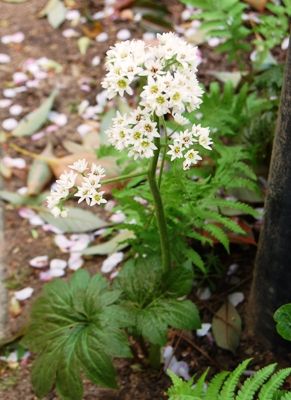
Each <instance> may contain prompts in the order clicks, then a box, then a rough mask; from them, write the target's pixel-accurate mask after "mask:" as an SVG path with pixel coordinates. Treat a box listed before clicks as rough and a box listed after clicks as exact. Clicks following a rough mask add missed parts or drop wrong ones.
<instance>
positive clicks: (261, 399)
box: [258, 368, 291, 400]
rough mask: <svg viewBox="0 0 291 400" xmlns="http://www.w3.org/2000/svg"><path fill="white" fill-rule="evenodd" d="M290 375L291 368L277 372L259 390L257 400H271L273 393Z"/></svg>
mask: <svg viewBox="0 0 291 400" xmlns="http://www.w3.org/2000/svg"><path fill="white" fill-rule="evenodd" d="M290 374H291V368H285V369H281V370H280V371H278V372H277V373H276V374H275V375H273V376H272V378H271V379H270V380H269V381H268V382H267V383H266V384H265V385H264V386H263V387H262V389H261V390H260V393H259V396H258V400H272V398H273V396H274V394H275V392H276V390H277V389H279V387H280V386H281V385H282V383H283V382H284V380H285V379H286V378H287V376H289V375H290Z"/></svg>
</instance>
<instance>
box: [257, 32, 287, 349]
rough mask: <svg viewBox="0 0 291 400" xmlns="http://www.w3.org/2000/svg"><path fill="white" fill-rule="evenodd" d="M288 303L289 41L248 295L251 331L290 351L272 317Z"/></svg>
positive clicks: (260, 337) (279, 347) (262, 338)
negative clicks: (261, 225) (260, 228)
mask: <svg viewBox="0 0 291 400" xmlns="http://www.w3.org/2000/svg"><path fill="white" fill-rule="evenodd" d="M290 302H291V39H290V46H289V49H288V57H287V62H286V67H285V79H284V84H283V88H282V93H281V105H280V110H279V117H278V122H277V130H276V135H275V139H274V144H273V151H272V158H271V166H270V173H269V179H268V191H267V196H266V202H265V216H264V223H263V227H262V231H261V234H260V239H259V245H258V251H257V256H256V262H255V271H254V279H253V285H252V290H251V296H250V303H249V304H250V307H249V312H250V317H251V321H250V322H251V324H250V325H251V330H252V331H253V332H254V333H255V335H256V337H257V338H258V339H259V340H261V341H264V342H265V343H266V344H267V345H269V346H270V347H272V348H273V349H274V348H276V349H278V350H279V351H280V349H284V352H289V351H290V352H291V343H290V342H287V341H284V340H283V339H281V338H280V336H279V335H278V334H277V332H276V329H275V322H274V319H273V314H274V312H275V311H276V309H277V308H278V307H280V306H281V305H282V304H286V303H290Z"/></svg>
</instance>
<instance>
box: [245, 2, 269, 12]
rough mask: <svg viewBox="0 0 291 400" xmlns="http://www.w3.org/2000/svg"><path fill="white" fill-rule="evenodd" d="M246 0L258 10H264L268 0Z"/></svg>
mask: <svg viewBox="0 0 291 400" xmlns="http://www.w3.org/2000/svg"><path fill="white" fill-rule="evenodd" d="M245 2H246V3H248V4H249V5H250V6H252V7H253V8H255V9H256V10H258V11H264V9H265V6H266V4H267V2H268V0H245Z"/></svg>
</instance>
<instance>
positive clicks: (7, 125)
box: [2, 118, 18, 131]
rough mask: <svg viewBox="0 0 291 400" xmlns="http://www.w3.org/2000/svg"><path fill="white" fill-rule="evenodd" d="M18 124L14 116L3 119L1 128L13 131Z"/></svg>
mask: <svg viewBox="0 0 291 400" xmlns="http://www.w3.org/2000/svg"><path fill="white" fill-rule="evenodd" d="M17 125H18V122H17V121H16V119H14V118H7V119H4V121H3V122H2V128H3V129H5V130H6V131H13V130H14V129H15V128H16V127H17Z"/></svg>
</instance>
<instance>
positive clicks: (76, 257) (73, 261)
mask: <svg viewBox="0 0 291 400" xmlns="http://www.w3.org/2000/svg"><path fill="white" fill-rule="evenodd" d="M83 265H84V260H83V258H82V256H81V253H72V254H71V255H70V258H69V261H68V267H69V269H71V270H73V271H76V270H78V269H79V268H81V267H82V266H83Z"/></svg>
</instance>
